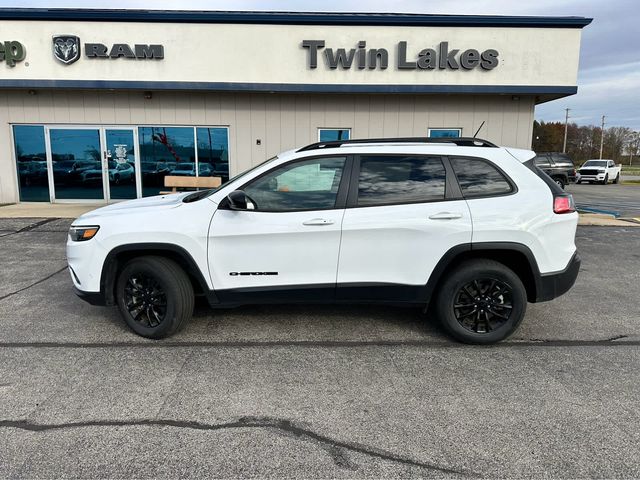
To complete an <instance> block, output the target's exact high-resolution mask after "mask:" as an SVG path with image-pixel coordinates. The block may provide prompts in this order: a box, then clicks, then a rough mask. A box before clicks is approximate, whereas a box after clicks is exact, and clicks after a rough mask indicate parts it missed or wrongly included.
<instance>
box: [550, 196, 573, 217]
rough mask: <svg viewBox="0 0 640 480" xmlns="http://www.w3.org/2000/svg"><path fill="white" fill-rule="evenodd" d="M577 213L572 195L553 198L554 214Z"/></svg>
mask: <svg viewBox="0 0 640 480" xmlns="http://www.w3.org/2000/svg"><path fill="white" fill-rule="evenodd" d="M575 211H576V205H575V203H573V197H572V196H571V195H568V194H567V195H557V196H555V197H553V213H572V212H575Z"/></svg>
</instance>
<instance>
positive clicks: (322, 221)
mask: <svg viewBox="0 0 640 480" xmlns="http://www.w3.org/2000/svg"><path fill="white" fill-rule="evenodd" d="M302 224H303V225H307V226H313V225H319V226H322V225H333V220H328V219H326V218H312V219H311V220H307V221H306V222H302Z"/></svg>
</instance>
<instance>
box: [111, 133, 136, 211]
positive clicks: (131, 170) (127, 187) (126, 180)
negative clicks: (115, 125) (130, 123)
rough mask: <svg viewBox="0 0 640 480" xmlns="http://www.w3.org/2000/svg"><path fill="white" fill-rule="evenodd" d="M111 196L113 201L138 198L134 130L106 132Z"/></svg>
mask: <svg viewBox="0 0 640 480" xmlns="http://www.w3.org/2000/svg"><path fill="white" fill-rule="evenodd" d="M106 141H107V145H106V147H107V171H108V172H109V196H110V197H111V198H112V199H132V198H136V196H137V192H136V170H135V169H136V162H135V158H136V157H135V150H134V145H133V130H117V129H107V130H106Z"/></svg>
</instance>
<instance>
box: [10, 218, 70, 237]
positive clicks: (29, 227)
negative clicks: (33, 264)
mask: <svg viewBox="0 0 640 480" xmlns="http://www.w3.org/2000/svg"><path fill="white" fill-rule="evenodd" d="M54 220H60V219H59V218H45V219H44V220H40V221H37V222H35V223H32V224H30V225H27V226H26V227H22V228H20V229H18V230H16V231H15V232H10V233H7V234H6V235H2V236H0V238H4V237H9V236H11V235H17V234H19V233H24V232H29V231H31V230H34V229H36V228H38V227H41V226H42V225H45V224H47V223H50V222H53V221H54Z"/></svg>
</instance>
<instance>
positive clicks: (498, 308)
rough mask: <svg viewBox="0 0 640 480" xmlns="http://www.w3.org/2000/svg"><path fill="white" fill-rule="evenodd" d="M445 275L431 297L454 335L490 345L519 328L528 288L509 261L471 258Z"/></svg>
mask: <svg viewBox="0 0 640 480" xmlns="http://www.w3.org/2000/svg"><path fill="white" fill-rule="evenodd" d="M445 275H446V277H445V278H443V280H442V283H441V284H440V285H439V286H438V290H437V292H436V295H435V297H434V298H433V299H432V301H431V303H432V304H433V307H434V308H433V309H432V311H433V313H435V314H436V316H437V318H438V320H439V321H440V324H441V325H442V327H443V328H444V329H445V330H446V332H447V333H448V334H449V335H451V336H452V337H453V338H455V339H456V340H458V341H461V342H464V343H471V344H485V345H486V344H491V343H496V342H499V341H500V340H504V339H505V338H507V337H508V336H509V335H511V334H512V333H513V332H514V331H515V330H516V329H517V328H518V326H519V325H520V323H521V322H522V319H523V318H524V314H525V312H526V309H527V291H526V289H525V287H524V284H523V283H522V280H521V279H520V277H519V276H518V275H517V274H516V273H515V272H514V271H513V270H511V269H510V268H509V267H507V266H506V265H505V264H503V263H500V262H498V261H495V260H492V259H488V258H477V259H469V260H466V261H463V262H461V263H460V264H459V265H457V266H456V267H454V268H453V269H452V270H451V271H449V272H447V273H445Z"/></svg>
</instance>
